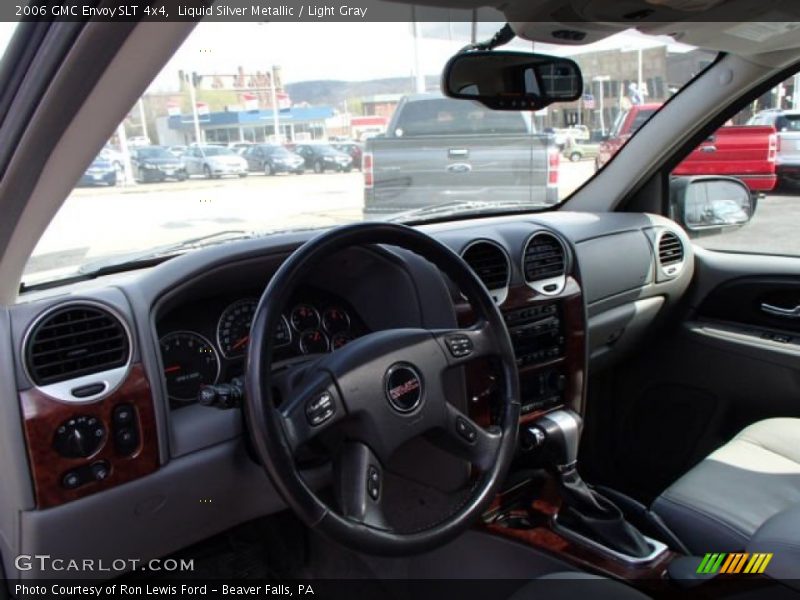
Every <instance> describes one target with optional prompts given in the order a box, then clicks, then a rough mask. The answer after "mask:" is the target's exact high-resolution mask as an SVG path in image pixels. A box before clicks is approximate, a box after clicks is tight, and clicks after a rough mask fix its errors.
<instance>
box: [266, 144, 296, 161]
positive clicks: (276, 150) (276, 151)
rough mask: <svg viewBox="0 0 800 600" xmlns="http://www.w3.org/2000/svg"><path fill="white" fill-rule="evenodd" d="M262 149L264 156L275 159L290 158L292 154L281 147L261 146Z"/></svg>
mask: <svg viewBox="0 0 800 600" xmlns="http://www.w3.org/2000/svg"><path fill="white" fill-rule="evenodd" d="M263 148H264V152H265V153H266V154H268V155H270V156H274V157H276V158H287V157H290V156H292V153H291V152H289V151H288V150H287V149H286V148H284V147H283V146H263Z"/></svg>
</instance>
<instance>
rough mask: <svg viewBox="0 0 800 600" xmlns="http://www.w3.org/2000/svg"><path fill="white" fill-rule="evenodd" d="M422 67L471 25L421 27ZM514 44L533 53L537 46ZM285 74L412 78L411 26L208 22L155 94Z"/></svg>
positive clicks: (434, 70)
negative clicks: (252, 74) (192, 80)
mask: <svg viewBox="0 0 800 600" xmlns="http://www.w3.org/2000/svg"><path fill="white" fill-rule="evenodd" d="M500 25H501V24H500V23H479V29H478V39H486V38H488V37H490V36H491V35H492V34H493V33H494V32H495V31H496V30H497V29H499V27H500ZM14 26H15V24H14V23H0V50H2V49H4V48H5V46H6V44H7V43H8V40H9V38H10V37H11V34H12V33H13V29H14ZM419 31H420V38H419V42H418V49H419V63H420V67H421V70H422V71H423V72H424V73H425V74H427V75H434V74H438V73H440V72H441V70H442V67H443V66H444V63H445V62H446V61H447V59H448V58H450V56H452V55H453V54H454V53H455V52H457V51H458V50H459V49H460V48H461V47H462V46H464V45H465V44H466V43H467V42H468V41H469V35H470V24H469V23H420V24H419ZM664 44H667V45H669V46H670V49H671V50H673V51H677V52H680V51H686V50H688V49H689V47H688V46H685V45H683V44H676V43H673V42H671V41H670V40H669V39H668V38H664V37H661V38H653V37H648V36H644V35H641V34H639V33H638V32H635V31H629V32H623V33H621V34H617V35H615V36H612V37H610V38H607V39H605V40H603V41H601V42H598V43H595V44H591V45H588V46H579V47H574V46H573V47H566V46H564V47H559V46H551V45H549V44H536V45H535V49H536V51H538V52H545V53H550V54H558V55H571V54H572V55H574V54H575V53H578V52H588V51H592V50H602V49H609V48H619V47H622V48H625V49H636V48H639V47H650V46H653V45H664ZM512 45H517V46H518V47H521V48H528V49H529V48H530V47H531V44H530V42H526V41H522V40H517V41H515V42H514V43H513V44H512ZM272 64H276V65H280V66H281V67H282V69H283V80H284V83H295V82H298V81H309V80H319V79H339V80H346V81H363V80H369V79H378V78H384V77H405V76H411V75H412V74H413V73H414V37H413V33H412V26H411V24H410V23H399V22H398V23H376V22H358V23H355V22H346V23H335V22H325V21H320V22H303V23H294V22H272V23H219V22H201V23H199V24H198V25H197V27H196V28H195V30H194V31H193V32H192V34H191V35H190V36H189V38H188V39H187V40H186V41H185V42H184V44H183V45H182V46H181V48H180V49H179V50H178V51H177V52H176V54H175V55H174V56H173V57H172V59H170V61H169V62H168V63H167V65H166V66H165V67H164V69H163V70H162V71H161V73H160V74H159V75H158V76H157V77H156V78H155V80H154V81H153V83H152V85H151V86H150V88H149V90H148V91H151V92H157V91H173V90H175V89H177V87H178V77H177V73H178V70H180V69H183V70H185V71H197V72H198V73H202V74H204V75H211V74H214V73H233V72H234V71H235V70H236V67H237V66H239V65H241V66H242V67H244V69H245V71H246V72H248V71H256V70H262V71H264V70H267V69H268V68H269V67H270V66H271V65H272Z"/></svg>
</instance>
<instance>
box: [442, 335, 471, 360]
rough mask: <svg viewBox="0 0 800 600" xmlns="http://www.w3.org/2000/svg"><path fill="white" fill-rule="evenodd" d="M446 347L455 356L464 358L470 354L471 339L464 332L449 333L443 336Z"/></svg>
mask: <svg viewBox="0 0 800 600" xmlns="http://www.w3.org/2000/svg"><path fill="white" fill-rule="evenodd" d="M445 343H446V344H447V349H448V350H450V354H452V355H453V356H454V357H455V358H464V357H465V356H469V355H470V354H472V350H473V346H472V340H471V339H469V337H468V336H466V335H464V334H458V335H451V336H448V337H447V338H445Z"/></svg>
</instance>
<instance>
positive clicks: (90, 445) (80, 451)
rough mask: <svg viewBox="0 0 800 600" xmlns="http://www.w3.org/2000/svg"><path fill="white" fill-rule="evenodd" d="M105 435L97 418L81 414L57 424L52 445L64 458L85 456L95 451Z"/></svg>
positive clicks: (103, 428)
mask: <svg viewBox="0 0 800 600" xmlns="http://www.w3.org/2000/svg"><path fill="white" fill-rule="evenodd" d="M105 436H106V429H105V427H103V423H102V422H101V421H100V420H99V419H98V418H96V417H89V416H86V415H82V416H78V417H74V418H72V419H69V420H68V421H64V422H63V423H62V424H61V425H59V426H58V429H56V433H55V437H54V438H53V447H54V448H55V450H56V452H58V453H59V454H60V455H61V456H63V457H65V458H86V457H87V456H91V455H92V454H94V453H95V452H97V450H98V449H99V448H100V446H101V445H102V443H103V440H104V439H105Z"/></svg>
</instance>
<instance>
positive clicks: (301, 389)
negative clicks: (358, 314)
mask: <svg viewBox="0 0 800 600" xmlns="http://www.w3.org/2000/svg"><path fill="white" fill-rule="evenodd" d="M374 244H385V245H391V246H397V247H400V248H404V249H407V250H410V251H412V252H415V253H416V254H418V255H420V256H422V257H424V258H426V259H427V260H429V261H430V262H432V263H433V264H434V265H436V266H437V267H439V269H441V270H442V271H443V272H444V273H446V274H447V275H448V276H449V277H450V278H451V279H452V281H453V282H454V283H455V284H457V285H458V286H459V288H460V290H461V291H462V293H464V294H465V295H466V297H467V298H468V300H469V301H470V303H471V305H472V307H473V310H474V312H475V314H476V317H477V321H476V324H475V325H474V326H472V327H469V328H462V329H459V328H454V329H441V330H430V329H419V328H417V329H414V328H409V329H392V330H387V331H377V332H374V333H370V334H368V335H365V336H363V337H360V338H357V339H355V340H353V341H351V342H349V343H348V344H347V345H346V346H344V347H342V348H340V349H338V350H336V351H335V352H332V353H330V354H327V355H324V356H323V357H322V358H320V359H319V360H317V361H316V362H312V363H309V364H308V366H307V367H305V368H304V369H302V374H301V375H298V374H297V373H293V374H290V375H283V376H281V375H280V374H276V373H275V372H273V365H272V354H273V353H272V347H273V332H274V331H276V330H277V327H278V325H279V322H280V319H281V313H282V311H283V310H284V309H285V306H286V305H287V303H288V301H289V298H290V296H291V294H292V292H293V290H294V289H295V288H296V286H297V285H298V284H299V283H300V282H301V281H302V280H303V279H304V277H305V276H307V275H308V274H309V272H310V271H311V269H312V268H313V267H314V266H315V265H317V264H318V263H319V262H320V261H321V260H322V259H325V258H327V257H330V256H332V255H333V254H334V253H336V252H339V251H341V250H344V249H346V248H349V247H352V246H363V245H374ZM485 356H494V357H496V359H497V360H498V362H499V365H500V369H501V374H502V378H501V379H502V382H501V388H502V391H501V407H500V411H499V419H498V424H497V425H495V426H492V427H489V428H487V429H484V428H482V427H480V426H478V425H477V424H476V423H474V422H473V421H472V420H471V419H470V418H469V417H468V416H467V415H466V414H464V413H463V412H462V411H461V410H459V409H458V408H456V407H455V406H453V405H452V404H451V403H449V402H448V401H447V399H446V397H445V387H444V382H443V376H444V373H445V372H446V371H448V370H449V369H452V368H454V367H458V366H460V365H464V364H466V363H467V362H469V361H471V360H473V359H476V358H479V357H485ZM290 372H291V371H290ZM245 380H246V400H245V405H244V407H245V416H246V420H247V424H248V429H249V432H250V435H251V438H252V442H253V446H254V449H255V452H256V454H257V456H258V458H259V460H260V461H261V464H262V465H263V467H264V469H265V470H266V472H267V474H268V476H269V478H270V479H271V481H272V483H273V484H274V485H275V487H276V489H277V490H278V492H279V493H280V494H281V496H282V497H283V499H284V500H285V501H286V503H287V505H288V506H289V508H291V509H292V510H293V511H294V512H295V513H296V514H297V515H298V516H299V517H300V519H301V520H302V521H303V522H305V524H306V525H307V526H309V527H310V528H315V529H316V530H318V531H320V532H321V533H323V534H325V535H327V536H328V537H330V538H332V539H334V540H335V541H337V542H339V543H341V544H343V545H346V546H349V547H352V548H354V549H357V550H359V551H362V552H370V553H373V554H383V555H402V554H411V553H417V552H422V551H425V550H428V549H431V548H434V547H437V546H439V545H442V544H444V543H445V542H447V541H450V540H451V539H453V538H455V537H456V536H457V535H458V534H460V533H461V532H463V531H464V530H466V529H467V528H468V527H470V526H471V525H472V523H473V522H474V521H475V520H476V519H477V518H478V517H479V516H480V515H481V514H482V513H483V511H485V510H486V509H487V508H488V506H489V504H490V503H491V502H492V499H493V498H494V496H495V494H496V493H497V491H498V488H499V486H500V485H501V483H502V480H503V477H504V476H505V473H506V471H507V469H508V467H509V466H510V464H511V460H512V458H513V455H514V451H515V447H516V438H517V429H518V425H519V413H520V402H519V379H518V375H517V369H516V363H515V360H514V351H513V347H512V345H511V340H510V338H509V335H508V331H507V329H506V327H505V324H504V322H503V317H502V315H501V314H500V311H499V310H498V308H497V306H496V305H495V303H494V302H493V300H492V298H491V297H490V296H489V293H488V292H487V290H486V288H485V287H484V286H483V284H482V283H481V282H480V280H479V279H478V278H477V277H476V276H475V274H474V273H473V272H472V270H471V269H470V268H469V267H468V266H467V264H466V263H465V262H464V261H463V260H462V259H461V257H460V256H458V255H457V254H456V253H455V252H453V251H452V250H450V249H449V248H447V247H446V246H444V245H443V244H441V243H440V242H438V241H436V240H434V239H433V238H431V237H430V236H428V235H426V234H424V233H422V232H419V231H417V230H415V229H412V228H410V227H406V226H403V225H396V224H388V223H387V224H383V223H358V224H355V225H346V226H342V227H339V228H336V229H332V230H330V231H328V232H326V233H323V234H321V235H319V236H318V237H316V238H314V239H312V240H310V241H308V242H307V243H305V244H304V245H303V246H301V247H300V248H298V249H297V250H296V251H295V252H294V253H293V254H292V255H290V256H289V257H288V258H287V259H286V260H285V261H284V262H283V264H282V265H281V267H280V268H279V269H278V271H277V272H276V273H275V275H274V276H273V277H272V279H271V281H270V282H269V285H268V286H267V288H266V289H265V290H264V294H263V295H262V296H261V299H260V301H259V303H258V307H257V308H256V312H255V314H254V316H253V324H252V326H251V338H250V345H249V350H248V356H247V373H246V376H245ZM276 390H277V391H279V393H280V395H281V399H282V401H281V402H280V404H278V403H276V398H275V392H276ZM336 428H338V429H339V431H340V433H341V434H342V437H343V438H344V439H345V440H346V441H345V442H344V443H343V444H342V446H341V450H340V452H339V455H338V456H337V459H336V461H335V468H334V469H333V477H334V487H335V489H336V491H337V493H336V496H337V499H338V505H339V506H338V509H339V510H338V512H337V511H335V510H333V509H332V508H331V507H330V506H329V505H328V504H327V503H326V502H324V501H323V500H321V499H320V496H318V495H317V494H316V493H315V492H314V491H312V489H311V488H310V487H309V485H308V484H307V483H306V482H305V481H304V479H303V477H302V476H301V472H300V470H299V468H298V467H297V464H296V456H297V454H298V451H299V450H300V449H301V447H303V445H304V444H306V443H307V442H309V441H311V440H312V439H313V438H315V437H317V436H319V435H320V434H322V433H323V432H330V431H331V430H334V429H336ZM432 430H438V433H439V435H440V437H441V438H442V439H443V440H444V442H445V443H444V444H443V447H444V448H445V449H446V450H449V451H450V452H451V453H452V454H453V455H455V456H457V457H459V458H461V459H466V460H468V461H469V462H470V463H471V464H472V465H473V484H472V487H471V490H470V492H469V495H468V497H467V498H466V499H465V500H462V501H461V502H460V504H458V507H457V508H456V509H454V512H452V514H450V515H449V516H447V517H445V518H444V519H443V520H440V521H439V522H438V523H436V524H434V525H432V526H430V527H428V528H426V529H422V530H415V531H412V532H409V533H406V532H398V531H396V530H394V529H393V528H392V527H391V526H389V525H388V524H387V521H386V519H385V517H384V514H383V510H382V501H383V496H384V494H383V476H384V472H383V465H385V464H386V462H387V461H388V459H389V458H390V456H391V455H392V453H393V452H394V451H395V450H396V449H398V448H399V447H400V446H401V445H402V444H403V443H404V442H406V441H408V440H410V439H412V438H414V437H417V436H421V435H423V434H426V433H429V432H432Z"/></svg>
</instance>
